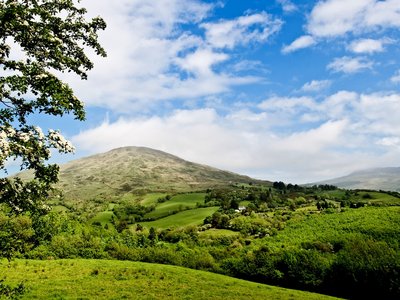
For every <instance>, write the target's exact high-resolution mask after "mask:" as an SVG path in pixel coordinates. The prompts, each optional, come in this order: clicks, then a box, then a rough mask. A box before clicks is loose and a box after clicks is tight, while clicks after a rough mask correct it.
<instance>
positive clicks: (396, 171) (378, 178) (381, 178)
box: [317, 168, 400, 191]
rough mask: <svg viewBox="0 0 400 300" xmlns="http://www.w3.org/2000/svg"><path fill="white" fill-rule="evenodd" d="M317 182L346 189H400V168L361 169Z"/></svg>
mask: <svg viewBox="0 0 400 300" xmlns="http://www.w3.org/2000/svg"><path fill="white" fill-rule="evenodd" d="M317 184H333V185H336V186H338V187H340V188H345V189H370V190H384V191H400V168H376V169H367V170H361V171H357V172H353V173H351V174H349V175H347V176H343V177H339V178H334V179H330V180H325V181H322V182H319V183H317Z"/></svg>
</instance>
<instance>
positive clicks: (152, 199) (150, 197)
mask: <svg viewBox="0 0 400 300" xmlns="http://www.w3.org/2000/svg"><path fill="white" fill-rule="evenodd" d="M165 196H166V194H163V193H151V194H146V195H145V196H143V198H141V200H140V204H141V205H144V206H150V205H152V204H157V200H158V199H159V198H162V197H165Z"/></svg>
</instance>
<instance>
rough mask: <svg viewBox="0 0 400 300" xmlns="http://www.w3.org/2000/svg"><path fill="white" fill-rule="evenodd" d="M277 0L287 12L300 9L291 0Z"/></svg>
mask: <svg viewBox="0 0 400 300" xmlns="http://www.w3.org/2000/svg"><path fill="white" fill-rule="evenodd" d="M277 2H278V3H279V4H280V5H282V9H283V11H284V12H286V13H292V12H294V11H296V10H297V9H298V8H297V6H296V5H295V4H294V3H293V2H292V1H290V0H277Z"/></svg>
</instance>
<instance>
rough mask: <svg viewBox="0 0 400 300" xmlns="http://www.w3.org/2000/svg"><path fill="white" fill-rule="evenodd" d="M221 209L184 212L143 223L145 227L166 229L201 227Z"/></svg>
mask: <svg viewBox="0 0 400 300" xmlns="http://www.w3.org/2000/svg"><path fill="white" fill-rule="evenodd" d="M218 208H219V207H206V208H197V209H191V210H186V211H182V212H179V213H176V214H174V215H172V216H168V217H165V218H161V219H158V220H156V221H152V222H142V223H140V224H141V225H143V226H145V227H148V228H150V227H155V228H161V229H165V228H168V227H183V226H191V225H201V224H202V223H203V220H204V219H205V218H206V217H208V216H210V215H212V214H213V213H214V212H216V211H217V210H218Z"/></svg>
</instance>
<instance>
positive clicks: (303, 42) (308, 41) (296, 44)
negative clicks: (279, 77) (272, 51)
mask: <svg viewBox="0 0 400 300" xmlns="http://www.w3.org/2000/svg"><path fill="white" fill-rule="evenodd" d="M315 44H316V41H315V39H314V38H313V37H312V36H310V35H303V36H301V37H299V38H297V39H296V40H294V41H293V42H292V43H291V44H290V45H287V46H284V47H283V48H282V53H284V54H287V53H290V52H294V51H297V50H299V49H304V48H308V47H310V46H312V45H315Z"/></svg>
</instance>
